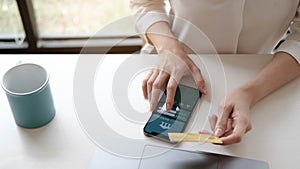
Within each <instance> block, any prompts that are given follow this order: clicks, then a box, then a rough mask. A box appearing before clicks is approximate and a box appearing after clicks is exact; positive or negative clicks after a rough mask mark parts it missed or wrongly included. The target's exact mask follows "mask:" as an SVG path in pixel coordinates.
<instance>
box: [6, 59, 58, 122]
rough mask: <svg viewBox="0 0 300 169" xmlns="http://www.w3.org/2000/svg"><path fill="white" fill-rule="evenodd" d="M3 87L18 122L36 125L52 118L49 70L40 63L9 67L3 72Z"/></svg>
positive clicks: (52, 105)
mask: <svg viewBox="0 0 300 169" xmlns="http://www.w3.org/2000/svg"><path fill="white" fill-rule="evenodd" d="M2 87H3V89H4V90H5V92H6V96H7V99H8V102H9V105H10V108H11V110H12V113H13V116H14V119H15V122H16V123H17V125H19V126H21V127H24V128H38V127H42V126H44V125H46V124H48V123H49V122H50V121H51V120H52V119H53V118H54V116H55V108H54V103H53V99H52V94H51V90H50V86H49V74H48V72H47V71H46V70H45V69H44V68H43V67H42V66H40V65H37V64H32V63H26V64H20V65H17V66H15V67H13V68H11V69H9V70H8V71H7V72H6V73H5V74H4V76H3V79H2Z"/></svg>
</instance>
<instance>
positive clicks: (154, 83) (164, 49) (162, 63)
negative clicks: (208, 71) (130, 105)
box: [142, 35, 206, 112]
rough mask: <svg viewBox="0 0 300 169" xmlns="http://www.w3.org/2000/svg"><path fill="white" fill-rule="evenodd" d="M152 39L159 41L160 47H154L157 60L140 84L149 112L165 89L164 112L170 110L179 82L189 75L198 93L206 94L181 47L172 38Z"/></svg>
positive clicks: (197, 74) (193, 66)
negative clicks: (156, 52)
mask: <svg viewBox="0 0 300 169" xmlns="http://www.w3.org/2000/svg"><path fill="white" fill-rule="evenodd" d="M154 36H159V35H154ZM149 37H150V35H149ZM153 38H156V39H155V41H157V40H158V39H160V40H159V44H160V46H156V49H157V51H158V55H159V58H158V62H157V64H156V66H155V68H153V69H152V70H151V71H150V73H149V74H148V75H147V76H146V78H145V79H144V81H143V84H142V89H143V95H144V97H145V99H148V100H149V102H150V111H151V112H152V111H153V110H154V109H155V107H156V106H157V103H158V100H159V96H160V94H161V93H162V92H163V91H164V90H165V89H166V90H167V97H166V110H167V111H169V110H171V108H172V107H173V103H174V97H175V93H176V89H177V86H178V84H179V81H180V79H181V78H182V77H183V76H184V75H186V74H189V73H190V74H191V75H192V76H193V78H194V81H195V83H196V85H197V87H198V89H199V90H200V92H201V93H203V94H206V90H205V81H204V79H203V77H202V75H201V71H200V69H199V68H198V67H197V65H196V64H195V63H194V62H193V61H192V60H191V59H190V58H189V57H188V55H187V54H186V52H185V51H184V49H183V47H182V45H181V44H180V43H179V42H178V41H177V40H175V39H173V38H167V37H162V36H159V37H153V36H152V38H151V40H152V39H153ZM152 41H153V40H152ZM163 42H165V43H163ZM161 44H163V45H161Z"/></svg>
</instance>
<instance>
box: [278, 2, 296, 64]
mask: <svg viewBox="0 0 300 169" xmlns="http://www.w3.org/2000/svg"><path fill="white" fill-rule="evenodd" d="M290 29H291V33H290V34H289V35H288V36H287V38H286V40H285V41H284V42H283V43H282V44H281V45H280V46H279V47H278V49H277V50H276V52H286V53H288V54H290V55H292V56H293V57H294V58H295V59H296V60H297V61H298V63H299V64H300V6H298V10H297V12H296V15H295V18H294V20H293V22H292V23H291V26H290Z"/></svg>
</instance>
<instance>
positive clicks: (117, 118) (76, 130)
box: [0, 55, 300, 169]
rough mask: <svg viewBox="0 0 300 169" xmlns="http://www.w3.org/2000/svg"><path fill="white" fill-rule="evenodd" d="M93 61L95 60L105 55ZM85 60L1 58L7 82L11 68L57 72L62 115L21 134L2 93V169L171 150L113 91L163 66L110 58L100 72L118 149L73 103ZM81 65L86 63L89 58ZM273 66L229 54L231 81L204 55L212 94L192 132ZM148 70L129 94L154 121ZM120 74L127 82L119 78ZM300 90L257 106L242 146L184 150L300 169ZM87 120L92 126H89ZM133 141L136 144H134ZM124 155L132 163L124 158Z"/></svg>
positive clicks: (104, 108) (74, 164)
mask: <svg viewBox="0 0 300 169" xmlns="http://www.w3.org/2000/svg"><path fill="white" fill-rule="evenodd" d="M90 56H91V58H92V57H101V56H103V55H90ZM85 57H89V56H85ZM78 58H79V55H1V56H0V75H1V77H2V75H3V73H4V72H5V71H6V70H7V69H9V68H10V67H12V66H14V65H15V64H16V63H17V62H18V61H20V60H21V61H23V62H25V63H29V62H32V63H37V64H40V65H42V66H44V67H45V68H46V69H47V70H48V71H49V73H50V85H51V89H52V94H53V98H54V102H55V107H56V111H57V113H56V117H55V118H54V120H53V121H52V122H51V123H50V124H48V125H47V126H45V127H42V128H39V129H33V130H32V129H31V130H30V129H23V128H20V127H17V126H16V124H15V123H14V119H13V116H12V113H11V111H10V108H9V105H8V102H7V99H6V96H5V93H4V91H3V90H0V115H1V116H0V150H1V151H0V159H1V162H0V168H1V169H2V168H28V169H29V168H30V169H34V168H51V169H52V168H88V167H89V165H90V162H91V159H93V160H95V156H97V153H96V155H94V154H95V150H96V152H97V151H99V148H98V146H97V144H98V145H99V144H102V143H103V144H104V145H100V147H102V148H103V147H104V148H105V149H109V148H112V149H111V150H110V151H111V152H112V153H115V154H118V153H122V152H128V151H131V150H132V151H139V149H140V148H141V147H142V146H143V145H145V144H156V145H163V146H165V145H166V144H164V143H161V142H159V141H155V140H153V139H151V138H147V137H145V136H144V135H143V133H142V128H143V125H144V124H143V123H140V122H133V121H132V120H131V119H126V117H125V118H124V115H125V116H126V113H125V114H120V111H119V110H118V109H117V108H118V107H119V106H120V105H116V104H119V102H116V99H118V98H123V97H124V96H120V97H116V95H115V94H116V93H114V92H113V90H112V89H116V88H114V87H113V86H114V85H116V84H117V85H116V86H117V88H118V85H119V86H120V88H121V89H123V87H122V86H121V85H120V84H123V81H122V77H123V76H124V77H125V76H126V74H124V75H123V74H122V72H123V70H121V68H125V69H126V68H128V70H130V71H131V70H132V71H135V70H138V69H140V68H139V66H138V65H146V66H148V67H149V66H151V65H154V64H155V58H156V57H155V56H153V57H145V58H142V57H139V56H136V55H134V56H131V55H107V56H106V57H105V59H104V60H103V62H102V63H101V64H99V65H98V67H97V71H96V74H95V75H94V80H95V81H94V82H95V83H94V92H95V93H94V94H95V95H94V97H95V98H94V100H95V102H96V104H97V107H98V108H99V112H100V115H101V117H102V118H103V119H104V121H105V123H106V124H107V125H108V126H109V127H110V130H111V131H114V132H115V133H117V134H118V137H123V138H124V139H125V140H126V141H124V142H118V141H116V140H114V137H110V135H107V134H106V135H105V132H107V131H101V130H102V128H101V127H100V128H97V129H94V130H93V131H90V129H91V128H92V127H93V125H99V124H93V121H95V120H93V119H88V114H89V112H87V116H82V114H81V115H79V114H78V110H77V105H76V104H74V101H73V99H74V98H73V96H74V97H75V99H74V100H76V94H75V95H74V93H73V77H74V72H75V68H76V70H77V67H76V63H77V60H78ZM80 58H81V59H82V56H80ZM270 59H271V55H222V56H221V61H222V65H223V66H224V73H225V77H226V78H224V76H223V75H224V73H223V71H222V67H220V64H219V63H220V62H219V63H216V57H215V56H209V55H205V56H201V62H202V63H199V66H200V67H201V70H202V73H203V76H204V77H205V79H206V83H207V86H208V93H209V94H208V95H207V96H204V97H203V98H201V100H200V102H199V105H198V107H197V109H196V111H195V113H194V119H195V120H192V122H191V123H192V124H190V125H189V127H188V130H189V131H192V132H197V131H198V130H200V129H201V128H208V123H207V121H206V116H207V115H208V114H209V113H214V112H215V108H216V105H217V104H218V102H219V100H220V99H221V98H222V97H223V96H224V93H225V91H226V90H230V89H232V88H234V87H236V86H238V85H240V84H242V83H243V82H245V81H247V80H248V79H250V78H251V77H253V76H254V75H255V74H256V73H257V72H258V71H259V70H260V69H261V68H262V67H263V66H264V65H265V64H266V63H267V62H268V61H270ZM132 60H133V62H132ZM126 64H129V66H127V65H126ZM96 65H97V63H96ZM120 65H121V66H120ZM86 66H88V65H86ZM126 71H127V70H126ZM126 71H125V72H126ZM146 71H147V70H145V69H143V70H140V71H139V72H136V74H135V75H134V76H132V78H131V80H130V83H129V84H124V85H123V86H125V89H128V91H126V92H125V93H127V95H126V97H125V98H127V101H128V103H130V104H131V106H132V107H133V108H134V109H135V110H136V111H138V112H140V115H138V116H141V117H145V118H147V117H149V113H145V112H146V110H147V108H148V105H147V101H145V100H144V99H142V93H141V86H140V84H141V80H142V78H143V76H144V75H145V74H146ZM120 72H121V75H117V74H118V73H120ZM83 73H84V72H83ZM75 76H77V74H75ZM118 78H119V79H118ZM123 80H124V79H123ZM183 82H184V83H188V84H192V82H191V79H190V78H185V79H184V80H183ZM220 84H221V85H220ZM225 84H226V85H225ZM299 91H300V79H297V80H295V81H293V82H291V83H289V84H288V85H286V86H284V87H283V88H281V89H280V90H278V91H276V92H274V93H273V94H271V95H269V96H267V97H266V98H265V99H264V100H262V101H261V102H259V103H258V104H257V105H255V106H254V107H253V109H252V116H251V119H252V124H253V129H252V130H251V132H249V133H248V134H247V135H246V136H245V137H244V139H243V141H242V143H240V144H235V145H229V146H219V145H212V144H199V143H197V144H196V143H184V144H180V145H179V146H178V147H179V148H183V149H188V150H200V151H209V152H216V153H222V154H228V155H234V156H240V157H245V158H251V159H258V160H263V161H267V162H268V163H269V165H270V168H272V169H282V168H295V166H296V165H297V164H298V163H297V160H299V157H300V152H299V151H297V149H298V144H297V143H299V142H300V134H298V132H297V129H299V128H300V123H299V119H300V114H299V110H300V101H299V98H300V92H299ZM117 94H118V93H117ZM83 97H84V96H83ZM114 97H115V98H114ZM80 99H81V98H80ZM83 99H84V98H83ZM124 104H125V103H124ZM121 106H123V105H121ZM87 110H88V108H87ZM76 112H77V113H76ZM121 113H122V111H121ZM85 117H87V119H83V118H85ZM88 120H91V124H86V122H87V121H88ZM80 122H81V123H80ZM193 122H194V123H193ZM87 125H89V126H87ZM90 132H95V133H96V134H98V135H97V136H95V135H94V134H95V133H90ZM105 136H106V138H105V139H102V140H104V142H101V143H99V142H98V141H99V139H101V138H104V137H105ZM102 140H101V141H102ZM128 140H129V142H127V141H128ZM131 140H132V143H131V142H130V141H131ZM136 143H138V144H136ZM134 144H135V145H134ZM104 154H105V153H104ZM119 155H121V156H124V154H119ZM98 156H99V153H98ZM125 156H126V155H125ZM106 159H109V158H105V157H103V158H102V160H106ZM99 161H101V159H99ZM109 164H110V163H109V162H107V161H106V162H103V165H105V166H103V168H114V167H112V166H114V165H116V162H115V161H114V162H112V163H111V166H108V165H109ZM124 168H126V166H124Z"/></svg>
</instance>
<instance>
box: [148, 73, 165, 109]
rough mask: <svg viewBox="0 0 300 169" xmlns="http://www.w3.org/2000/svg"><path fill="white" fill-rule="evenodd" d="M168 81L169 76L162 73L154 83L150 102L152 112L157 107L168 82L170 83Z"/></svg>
mask: <svg viewBox="0 0 300 169" xmlns="http://www.w3.org/2000/svg"><path fill="white" fill-rule="evenodd" d="M168 79H169V75H168V74H167V73H165V72H162V71H161V72H160V73H159V75H158V76H157V77H156V79H155V81H154V83H153V87H152V94H151V100H150V111H151V112H152V111H153V110H154V109H155V107H156V106H157V103H158V100H159V97H160V96H161V94H162V93H163V91H164V88H165V86H166V82H167V81H168Z"/></svg>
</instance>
